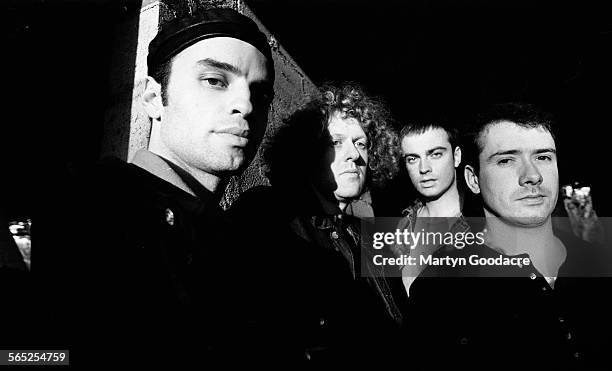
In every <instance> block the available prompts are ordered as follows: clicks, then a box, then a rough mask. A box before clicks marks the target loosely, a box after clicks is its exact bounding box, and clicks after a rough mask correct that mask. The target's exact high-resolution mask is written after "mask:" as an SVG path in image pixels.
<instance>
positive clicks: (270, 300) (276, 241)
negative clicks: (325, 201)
mask: <svg viewBox="0 0 612 371" xmlns="http://www.w3.org/2000/svg"><path fill="white" fill-rule="evenodd" d="M232 215H233V216H234V217H235V218H236V220H240V221H241V222H238V224H240V225H243V226H248V232H247V231H246V230H243V231H244V232H246V233H245V235H246V236H248V237H249V244H250V246H252V247H253V248H254V249H256V251H257V255H258V257H257V259H258V261H259V262H260V263H258V267H260V271H259V272H258V274H257V275H256V276H254V279H255V280H257V281H259V282H261V285H260V295H261V298H262V301H261V303H260V304H261V306H262V307H263V308H262V311H263V312H265V313H266V316H267V317H268V319H269V321H268V322H267V324H268V325H269V326H266V329H267V331H269V332H268V333H269V334H270V333H271V332H270V331H274V332H275V334H274V336H272V337H271V338H275V339H276V341H275V343H278V340H279V339H280V342H281V343H282V344H281V347H282V348H284V350H283V353H284V354H285V355H291V358H287V362H289V363H293V364H299V363H310V364H315V365H327V366H330V365H344V366H348V365H351V364H353V365H361V366H363V365H364V363H372V364H378V365H381V364H382V365H384V364H387V363H388V362H387V361H388V360H389V358H388V355H389V354H393V353H392V352H391V349H392V348H393V347H394V346H395V344H396V343H397V342H396V340H397V339H396V338H395V337H396V336H397V335H398V332H397V330H398V329H399V324H400V323H401V310H400V309H401V307H402V305H403V304H404V302H403V301H402V300H405V294H404V292H403V288H402V287H401V281H399V279H394V280H390V279H387V278H384V277H376V278H372V277H370V278H368V277H362V272H361V261H360V259H361V247H360V238H361V236H360V234H359V222H358V221H357V220H356V219H353V218H350V217H347V216H341V215H326V214H325V213H324V212H323V208H322V207H321V206H320V203H319V201H318V199H317V198H316V197H315V196H314V194H313V193H312V192H310V191H308V190H304V191H303V192H298V191H297V190H294V193H293V197H292V198H291V199H288V198H286V196H283V194H282V193H277V192H275V191H273V190H272V188H269V187H258V188H255V189H252V190H249V191H247V192H246V193H245V194H243V195H242V196H241V198H240V199H239V200H238V202H237V203H236V204H235V205H234V206H233V207H232ZM270 329H274V330H270ZM268 338H270V337H268ZM390 352H391V353H390Z"/></svg>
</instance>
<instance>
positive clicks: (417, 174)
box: [401, 128, 461, 199]
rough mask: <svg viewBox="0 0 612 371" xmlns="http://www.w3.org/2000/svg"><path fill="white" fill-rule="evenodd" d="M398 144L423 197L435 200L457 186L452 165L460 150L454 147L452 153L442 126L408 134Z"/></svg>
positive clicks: (454, 163)
mask: <svg viewBox="0 0 612 371" xmlns="http://www.w3.org/2000/svg"><path fill="white" fill-rule="evenodd" d="M401 145H402V152H403V154H404V159H405V164H406V169H407V170H408V175H409V176H410V180H411V181H412V184H413V185H414V188H416V190H417V191H418V192H419V193H420V194H421V195H422V196H424V197H426V198H429V199H437V198H439V197H440V196H442V195H444V194H445V193H446V191H448V190H449V189H450V188H451V187H456V181H455V179H456V178H455V168H456V167H457V166H459V163H460V162H461V153H460V150H459V149H456V152H457V153H456V155H455V153H454V152H453V149H452V146H451V144H450V142H449V141H448V134H447V133H446V131H445V130H444V129H441V128H433V129H430V130H427V131H426V132H424V133H423V134H410V135H407V136H405V137H404V138H402V143H401Z"/></svg>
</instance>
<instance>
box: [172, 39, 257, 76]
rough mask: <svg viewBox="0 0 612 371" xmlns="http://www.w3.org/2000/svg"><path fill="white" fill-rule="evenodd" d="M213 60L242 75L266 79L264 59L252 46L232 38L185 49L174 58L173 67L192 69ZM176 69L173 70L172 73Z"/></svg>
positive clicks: (200, 43) (203, 42) (207, 41)
mask: <svg viewBox="0 0 612 371" xmlns="http://www.w3.org/2000/svg"><path fill="white" fill-rule="evenodd" d="M207 58H209V59H214V60H216V61H219V62H224V63H229V64H231V65H233V66H236V67H237V68H238V69H239V70H240V71H241V72H242V73H243V74H247V75H249V74H256V75H262V76H257V77H258V78H267V76H268V69H267V68H268V67H267V59H266V57H265V56H264V55H263V54H262V53H261V52H260V51H259V50H258V49H257V48H256V47H254V46H253V45H251V44H249V43H247V42H245V41H242V40H238V39H234V38H232V37H213V38H210V39H204V40H201V41H198V42H197V43H195V44H193V45H191V46H189V47H187V48H185V49H184V50H182V51H181V52H180V53H178V54H177V55H176V56H175V57H174V59H173V60H174V64H173V66H174V67H180V68H193V67H194V66H196V65H197V62H198V61H200V60H203V59H207ZM175 70H178V68H176V69H173V72H175Z"/></svg>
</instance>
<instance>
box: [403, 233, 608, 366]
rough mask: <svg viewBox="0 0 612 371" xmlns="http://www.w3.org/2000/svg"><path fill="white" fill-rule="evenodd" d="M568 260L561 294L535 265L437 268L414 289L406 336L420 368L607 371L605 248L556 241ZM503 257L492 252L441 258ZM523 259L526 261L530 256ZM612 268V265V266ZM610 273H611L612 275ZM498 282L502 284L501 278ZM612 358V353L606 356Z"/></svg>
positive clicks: (475, 250) (471, 250)
mask: <svg viewBox="0 0 612 371" xmlns="http://www.w3.org/2000/svg"><path fill="white" fill-rule="evenodd" d="M557 236H558V237H560V238H561V239H562V240H563V242H564V244H565V246H566V248H567V258H566V261H565V263H564V264H563V265H562V266H561V268H560V270H559V276H558V278H557V280H556V283H555V286H554V289H551V287H550V286H549V285H548V283H547V282H546V281H545V279H544V277H542V276H541V275H540V274H539V273H538V272H537V271H536V270H535V269H534V268H533V267H532V266H531V265H529V266H523V267H522V268H519V267H512V268H507V269H506V271H502V270H499V269H497V270H496V271H492V270H491V269H489V268H487V267H484V268H483V267H476V266H471V265H469V264H468V265H467V266H461V267H457V268H450V267H447V266H430V267H428V268H427V269H426V270H425V271H424V272H423V275H422V276H420V277H419V278H417V279H416V280H415V282H414V283H413V284H412V286H411V288H410V298H409V307H408V308H409V311H408V315H407V317H408V316H410V318H407V319H406V321H405V333H406V335H407V338H409V339H411V342H410V344H407V347H409V348H410V349H413V350H414V352H415V353H416V354H418V356H417V357H415V359H414V361H415V362H414V365H415V366H417V365H418V366H419V367H420V368H419V369H448V368H450V367H452V368H455V369H487V370H491V369H509V370H510V369H512V370H532V369H533V370H535V369H538V370H561V369H576V370H591V369H595V370H603V369H609V367H610V365H611V364H612V363H610V362H611V359H610V357H609V353H608V352H609V349H612V348H610V345H611V344H612V343H611V342H610V340H611V338H612V335H611V334H612V332H611V329H612V327H611V326H610V324H611V321H610V315H609V309H608V308H609V304H607V303H608V296H609V294H610V292H611V291H610V283H611V282H610V279H611V278H610V275H609V270H608V268H609V265H608V268H606V267H605V266H604V265H602V264H601V263H605V260H602V258H600V257H599V256H602V257H603V256H604V254H600V253H601V251H599V249H598V248H596V247H595V246H591V245H589V244H588V243H585V242H584V241H581V240H578V239H576V238H574V237H573V236H570V235H565V234H557ZM472 254H476V255H478V256H480V257H497V256H498V255H499V254H498V253H497V252H495V251H494V250H492V249H490V248H488V247H487V246H478V245H472V246H471V247H467V248H465V249H463V250H456V249H452V250H450V252H449V250H445V249H441V250H439V251H438V253H437V255H436V257H444V256H452V257H465V258H469V256H470V255H472ZM524 257H527V255H525V256H524ZM607 264H610V261H609V260H608V261H607ZM607 270H608V273H606V271H607ZM496 276H497V277H496ZM606 353H608V354H606Z"/></svg>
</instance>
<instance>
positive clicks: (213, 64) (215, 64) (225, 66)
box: [196, 58, 242, 75]
mask: <svg viewBox="0 0 612 371" xmlns="http://www.w3.org/2000/svg"><path fill="white" fill-rule="evenodd" d="M196 64H197V65H198V66H202V67H209V68H216V69H218V70H223V71H226V72H230V73H233V74H236V75H240V74H242V72H241V71H240V69H239V68H238V67H236V66H234V65H233V64H229V63H226V62H221V61H218V60H215V59H212V58H206V59H200V60H199V61H197V62H196Z"/></svg>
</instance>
